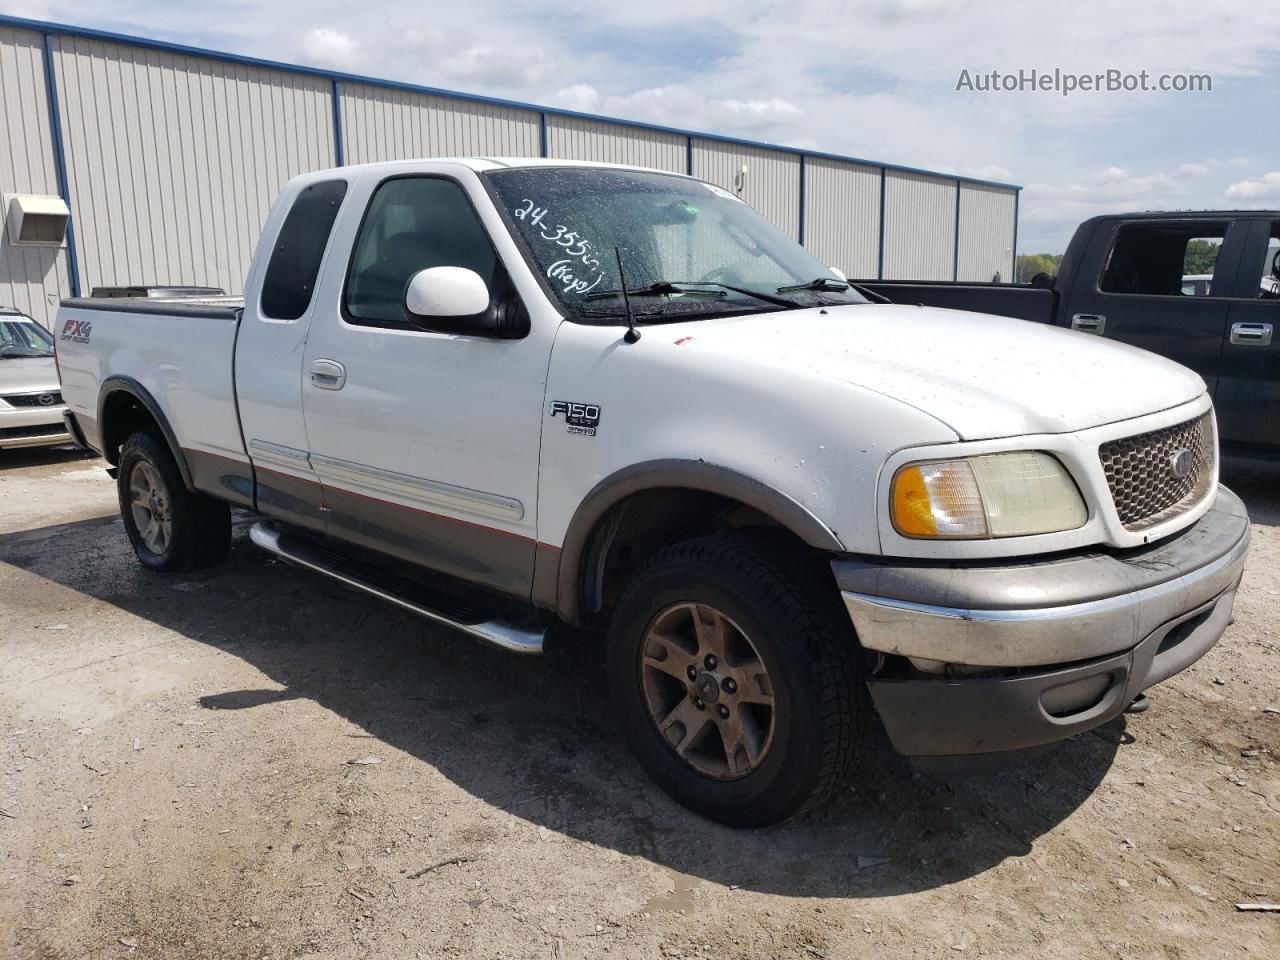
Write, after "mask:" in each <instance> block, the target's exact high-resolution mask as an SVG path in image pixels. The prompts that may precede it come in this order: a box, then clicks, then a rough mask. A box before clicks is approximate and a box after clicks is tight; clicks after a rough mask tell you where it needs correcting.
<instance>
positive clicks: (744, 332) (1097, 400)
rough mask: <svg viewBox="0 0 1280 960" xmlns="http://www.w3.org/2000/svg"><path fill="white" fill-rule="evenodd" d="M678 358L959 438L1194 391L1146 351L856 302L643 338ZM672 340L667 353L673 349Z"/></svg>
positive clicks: (1068, 425) (1077, 422)
mask: <svg viewBox="0 0 1280 960" xmlns="http://www.w3.org/2000/svg"><path fill="white" fill-rule="evenodd" d="M667 334H670V335H671V337H670V340H669V341H668V343H669V344H672V345H675V347H674V348H675V349H681V350H690V349H693V350H697V351H699V352H700V351H701V350H710V351H712V352H713V353H714V354H717V355H718V356H719V358H722V359H724V360H732V359H739V360H741V361H742V362H744V363H745V364H750V365H756V364H763V365H766V366H769V367H774V368H784V369H786V370H788V371H790V372H791V373H793V374H794V372H795V371H797V370H808V371H811V372H812V373H813V374H815V375H817V376H821V377H827V378H832V379H835V380H840V381H843V382H846V383H850V384H854V385H856V386H859V387H862V388H864V389H867V390H874V391H875V392H877V393H880V394H884V395H885V396H888V397H892V398H893V399H895V400H899V401H901V402H903V403H906V404H909V405H911V406H913V407H915V408H917V409H919V410H921V411H923V412H925V413H928V414H930V415H931V416H933V417H935V418H937V419H938V420H940V421H942V422H943V423H945V424H946V425H947V426H949V427H950V428H951V429H952V430H954V431H955V432H956V433H957V434H958V435H959V436H960V439H962V440H987V439H994V438H997V437H1013V436H1022V435H1026V434H1034V433H1067V432H1071V431H1074V430H1083V429H1086V428H1089V427H1097V426H1101V425H1102V424H1106V423H1114V422H1116V421H1119V420H1127V419H1130V418H1132V417H1138V416H1142V415H1143V414H1149V413H1155V412H1157V411H1159V410H1166V409H1168V408H1170V407H1174V406H1177V405H1178V404H1180V403H1185V402H1187V401H1189V400H1194V399H1195V398H1196V397H1198V396H1200V395H1201V394H1202V393H1204V391H1205V384H1204V381H1203V380H1201V379H1200V377H1199V376H1198V375H1197V374H1196V373H1194V372H1192V371H1191V370H1188V369H1187V368H1186V367H1183V366H1181V365H1179V364H1176V363H1174V362H1173V361H1171V360H1166V359H1165V358H1163V357H1160V356H1157V355H1156V354H1154V353H1149V352H1147V351H1146V350H1140V349H1138V348H1137V347H1131V346H1129V345H1127V344H1123V343H1117V342H1115V341H1112V340H1104V339H1102V338H1101V337H1097V336H1094V335H1092V334H1084V333H1077V332H1076V331H1073V330H1064V329H1062V328H1059V327H1051V326H1047V325H1045V324H1040V323H1032V322H1030V321H1026V320H1015V319H1012V318H1009V317H997V316H990V315H987V314H981V313H970V312H967V311H962V310H943V309H939V308H936V307H913V306H901V305H897V304H859V305H852V306H842V307H827V308H826V309H825V310H823V309H816V308H815V309H805V310H788V311H781V312H776V313H765V314H753V315H751V316H740V317H725V318H721V319H717V320H704V321H700V322H694V323H681V324H676V325H673V326H663V327H654V328H652V333H649V332H648V331H646V336H658V335H663V336H665V335H667ZM682 339H683V342H680V343H678V341H681V340H682Z"/></svg>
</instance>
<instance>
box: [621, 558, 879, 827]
mask: <svg viewBox="0 0 1280 960" xmlns="http://www.w3.org/2000/svg"><path fill="white" fill-rule="evenodd" d="M819 564H820V561H818V562H815V561H813V560H812V559H811V558H809V557H805V556H799V557H796V556H793V555H791V554H789V553H786V552H782V551H780V550H779V549H777V548H776V547H774V546H772V545H770V544H769V543H767V542H766V541H756V540H754V539H750V538H746V537H742V536H737V535H734V536H724V537H710V538H707V539H704V540H695V541H690V542H688V543H683V544H678V545H676V546H674V547H671V548H669V549H667V550H664V551H663V552H662V553H660V554H658V555H657V556H656V557H654V559H653V560H652V562H651V563H650V565H649V566H648V567H647V568H646V569H645V570H644V571H642V572H641V573H640V574H639V575H638V576H637V577H635V579H634V580H633V581H632V582H631V584H630V585H629V587H628V588H627V590H626V591H625V592H624V594H623V596H622V598H621V599H620V601H619V603H618V606H617V609H616V610H615V612H614V616H613V621H612V625H611V628H610V636H609V650H608V661H609V680H610V687H611V690H612V693H613V697H614V701H615V702H616V703H617V704H618V705H619V709H620V712H621V719H622V723H623V727H624V731H625V734H626V736H627V739H628V741H629V742H630V744H631V746H632V749H633V750H634V752H635V754H636V756H637V758H638V759H639V761H640V763H641V765H642V766H643V767H644V768H645V770H646V771H647V772H648V773H649V775H650V776H651V777H653V779H654V780H655V781H657V783H658V784H659V786H661V787H662V788H663V789H664V790H666V791H667V792H668V793H669V794H671V796H673V797H674V798H675V799H676V800H678V801H680V802H681V803H683V804H684V805H685V806H687V807H689V808H691V809H692V810H695V811H696V812H698V813H700V814H702V815H704V816H706V817H709V818H711V819H713V820H718V821H720V822H722V823H727V824H730V825H732V826H742V827H751V826H764V825H767V824H770V823H776V822H778V821H780V820H784V819H786V818H787V817H790V816H792V815H793V814H796V813H799V812H801V811H803V810H807V809H810V808H812V807H815V806H818V805H820V804H821V803H822V802H824V801H825V800H827V799H828V798H829V797H830V796H831V795H832V794H833V793H834V792H835V790H836V789H837V787H838V786H839V785H840V783H841V782H842V781H843V780H844V777H845V776H846V774H847V771H848V769H849V767H850V765H851V763H852V760H853V756H854V753H855V750H856V747H857V745H858V743H859V742H860V740H861V737H862V735H863V732H864V730H865V728H866V725H867V717H868V713H869V706H868V702H867V694H866V688H865V686H864V685H863V683H862V682H861V680H860V678H859V676H858V669H857V658H856V649H855V642H854V637H853V632H852V629H851V628H850V627H849V626H848V621H847V619H843V620H842V618H841V613H842V611H840V610H839V609H838V604H836V603H835V594H834V587H832V586H829V589H823V586H822V579H821V577H822V575H823V573H824V571H823V570H822V569H821V567H820V565H819ZM827 579H828V580H829V576H828V577H827Z"/></svg>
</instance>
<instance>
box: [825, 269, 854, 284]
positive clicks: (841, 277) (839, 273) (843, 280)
mask: <svg viewBox="0 0 1280 960" xmlns="http://www.w3.org/2000/svg"><path fill="white" fill-rule="evenodd" d="M827 269H828V270H830V271H831V272H832V273H834V274H835V275H836V278H837V279H838V280H840V282H841V283H848V282H849V278H848V277H846V276H845V275H844V271H843V270H841V269H840V268H839V267H827Z"/></svg>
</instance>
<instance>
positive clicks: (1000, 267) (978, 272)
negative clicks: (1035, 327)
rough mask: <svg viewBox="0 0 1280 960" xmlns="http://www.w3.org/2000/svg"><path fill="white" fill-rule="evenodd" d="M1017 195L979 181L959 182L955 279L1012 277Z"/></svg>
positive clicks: (1009, 279) (1008, 281)
mask: <svg viewBox="0 0 1280 960" xmlns="http://www.w3.org/2000/svg"><path fill="white" fill-rule="evenodd" d="M1015 196H1016V194H1015V193H1014V192H1013V191H1011V190H1001V189H999V188H997V187H988V186H986V185H984V184H980V183H962V184H960V259H959V261H958V263H957V268H958V269H957V276H956V279H957V280H981V281H990V280H993V279H995V276H996V274H999V275H1000V279H1001V280H1002V281H1003V282H1005V283H1011V282H1013V280H1014V279H1015V277H1014V270H1013V231H1014V221H1015V219H1016V218H1017V210H1018V208H1017V203H1016V202H1015V200H1014V198H1015Z"/></svg>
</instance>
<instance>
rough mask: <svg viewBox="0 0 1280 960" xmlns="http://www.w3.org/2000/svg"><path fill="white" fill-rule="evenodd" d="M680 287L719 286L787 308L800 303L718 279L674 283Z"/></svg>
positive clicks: (789, 308)
mask: <svg viewBox="0 0 1280 960" xmlns="http://www.w3.org/2000/svg"><path fill="white" fill-rule="evenodd" d="M676 286H680V287H720V288H721V289H722V290H732V291H733V292H734V293H741V294H743V295H744V296H748V297H755V298H756V299H757V300H763V301H764V302H765V303H772V304H774V305H775V306H779V307H785V308H786V309H788V310H799V309H801V308H802V305H801V304H799V303H796V302H795V301H794V300H787V299H786V298H785V297H777V296H774V295H773V294H772V293H764V292H762V291H760V290H750V289H748V288H747V287H735V286H733V285H732V284H728V283H721V282H720V281H719V280H680V281H678V282H677V283H676Z"/></svg>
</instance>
